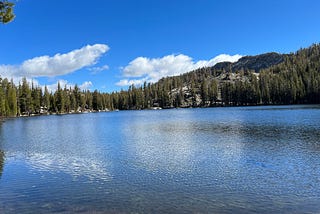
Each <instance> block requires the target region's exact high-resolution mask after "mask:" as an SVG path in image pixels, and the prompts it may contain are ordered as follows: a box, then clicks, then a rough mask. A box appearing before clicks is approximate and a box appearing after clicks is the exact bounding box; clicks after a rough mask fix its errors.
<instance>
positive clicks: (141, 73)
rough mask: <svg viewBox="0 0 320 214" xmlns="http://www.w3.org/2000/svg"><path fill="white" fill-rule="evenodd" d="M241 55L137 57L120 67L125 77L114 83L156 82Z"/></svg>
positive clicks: (120, 84) (233, 60)
mask: <svg viewBox="0 0 320 214" xmlns="http://www.w3.org/2000/svg"><path fill="white" fill-rule="evenodd" d="M241 57H242V56H241V55H238V54H236V55H233V56H230V55H227V54H221V55H219V56H217V57H215V58H213V59H210V60H200V61H197V62H194V61H193V59H192V58H191V57H189V56H186V55H183V54H179V55H168V56H164V57H162V58H153V59H150V58H146V57H138V58H136V59H134V60H133V61H131V62H130V63H129V65H127V66H126V67H124V68H123V69H122V75H123V77H125V79H122V80H120V81H119V82H118V83H116V85H118V86H128V85H131V84H136V85H139V84H142V83H143V82H144V81H147V82H156V81H158V80H159V79H161V78H162V77H167V76H175V75H180V74H182V73H185V72H189V71H192V70H195V69H197V68H201V67H209V66H214V65H215V64H217V63H219V62H225V61H228V62H236V61H238V60H239V59H240V58H241ZM132 78H135V79H132Z"/></svg>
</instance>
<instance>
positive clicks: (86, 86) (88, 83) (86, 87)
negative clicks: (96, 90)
mask: <svg viewBox="0 0 320 214" xmlns="http://www.w3.org/2000/svg"><path fill="white" fill-rule="evenodd" d="M91 86H92V82H91V81H85V82H84V83H82V84H81V85H80V86H79V88H80V89H81V90H89V89H90V88H91Z"/></svg>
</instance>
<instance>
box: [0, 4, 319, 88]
mask: <svg viewBox="0 0 320 214" xmlns="http://www.w3.org/2000/svg"><path fill="white" fill-rule="evenodd" d="M319 8H320V1H318V0H242V1H240V0H239V1H231V0H148V1H147V0H90V1H84V0H77V1H73V0H45V1H41V0H19V1H18V2H17V3H16V7H15V13H16V16H17V17H16V19H15V20H14V21H13V22H11V23H10V24H7V25H0V40H1V49H0V75H1V76H2V77H8V78H13V79H14V80H15V81H16V82H18V81H19V78H21V77H22V76H26V77H27V78H28V80H33V81H34V82H35V83H36V84H39V85H41V86H44V85H48V86H50V87H51V88H54V87H55V86H56V83H57V81H60V82H61V83H62V84H67V85H68V86H69V85H70V86H72V85H74V84H78V85H79V86H81V87H82V88H83V89H90V90H94V89H97V90H99V91H103V92H111V91H115V90H120V89H121V88H124V89H126V88H127V86H128V85H129V84H131V83H136V84H139V83H141V82H143V81H151V82H154V81H157V80H158V79H159V78H161V77H163V76H171V75H178V74H180V73H183V72H187V71H189V70H190V69H191V70H192V69H195V68H197V67H202V66H210V65H214V64H215V63H217V62H220V61H224V60H227V61H236V60H237V59H238V58H239V57H240V56H244V55H255V54H260V53H264V52H272V51H275V52H280V53H289V52H293V51H296V50H297V49H299V48H301V47H308V46H309V45H311V44H312V43H318V42H319V41H320V39H319V38H320V25H319V23H320V13H319V12H318V10H319ZM221 54H224V55H221Z"/></svg>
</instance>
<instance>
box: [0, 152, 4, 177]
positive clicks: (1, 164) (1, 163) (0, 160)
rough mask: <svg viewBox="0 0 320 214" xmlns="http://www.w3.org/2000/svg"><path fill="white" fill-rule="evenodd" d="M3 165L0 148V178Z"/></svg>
mask: <svg viewBox="0 0 320 214" xmlns="http://www.w3.org/2000/svg"><path fill="white" fill-rule="evenodd" d="M3 165H4V152H3V151H2V150H0V178H1V176H2V170H3Z"/></svg>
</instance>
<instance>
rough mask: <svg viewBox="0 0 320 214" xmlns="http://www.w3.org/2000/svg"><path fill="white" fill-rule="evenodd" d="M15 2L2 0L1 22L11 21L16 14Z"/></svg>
mask: <svg viewBox="0 0 320 214" xmlns="http://www.w3.org/2000/svg"><path fill="white" fill-rule="evenodd" d="M13 7H14V3H12V2H8V1H6V0H4V1H0V22H1V23H3V24H6V23H9V22H11V21H12V20H13V19H14V18H15V15H14V13H13Z"/></svg>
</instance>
